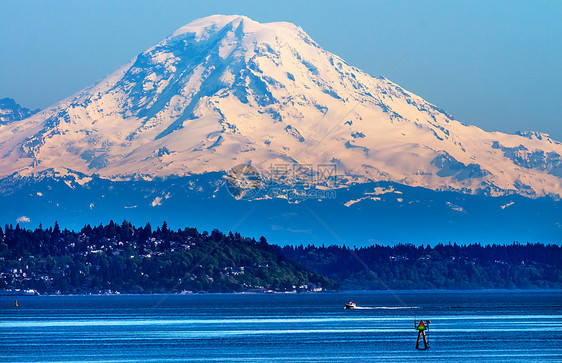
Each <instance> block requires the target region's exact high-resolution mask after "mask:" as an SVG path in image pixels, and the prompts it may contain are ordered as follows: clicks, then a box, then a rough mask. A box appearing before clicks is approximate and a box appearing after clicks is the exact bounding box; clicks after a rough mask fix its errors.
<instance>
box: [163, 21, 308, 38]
mask: <svg viewBox="0 0 562 363" xmlns="http://www.w3.org/2000/svg"><path fill="white" fill-rule="evenodd" d="M228 25H230V26H231V28H233V29H237V28H238V27H240V26H242V29H243V30H244V32H246V33H253V32H259V31H263V30H265V29H272V30H276V31H282V30H291V31H294V30H297V29H299V28H298V27H297V26H296V25H294V24H292V23H287V22H273V23H258V22H257V21H254V20H252V19H250V18H249V17H247V16H244V15H211V16H207V17H204V18H200V19H197V20H194V21H192V22H190V23H189V24H187V25H184V26H182V27H181V28H179V29H178V30H176V31H175V32H174V33H173V34H172V36H171V37H170V38H174V37H177V36H180V35H184V34H194V38H195V39H196V40H198V41H199V40H202V39H206V38H207V37H209V36H210V35H212V34H213V33H216V32H218V31H220V30H221V29H224V28H225V27H226V26H228Z"/></svg>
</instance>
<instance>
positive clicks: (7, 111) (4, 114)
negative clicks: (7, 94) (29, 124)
mask: <svg viewBox="0 0 562 363" xmlns="http://www.w3.org/2000/svg"><path fill="white" fill-rule="evenodd" d="M37 112H39V109H37V110H33V111H32V110H30V109H29V108H25V107H22V106H20V105H18V104H17V103H16V101H14V100H13V99H11V98H2V99H0V125H5V124H8V123H10V122H14V121H20V120H23V119H25V118H27V117H29V116H31V115H33V114H36V113H37Z"/></svg>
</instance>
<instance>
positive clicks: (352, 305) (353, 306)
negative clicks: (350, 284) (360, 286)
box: [345, 301, 357, 309]
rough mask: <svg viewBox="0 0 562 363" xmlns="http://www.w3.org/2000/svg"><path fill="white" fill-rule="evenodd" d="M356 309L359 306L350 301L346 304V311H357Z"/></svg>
mask: <svg viewBox="0 0 562 363" xmlns="http://www.w3.org/2000/svg"><path fill="white" fill-rule="evenodd" d="M356 307H357V304H356V303H354V302H353V301H350V302H348V303H347V304H345V308H346V309H355V308H356Z"/></svg>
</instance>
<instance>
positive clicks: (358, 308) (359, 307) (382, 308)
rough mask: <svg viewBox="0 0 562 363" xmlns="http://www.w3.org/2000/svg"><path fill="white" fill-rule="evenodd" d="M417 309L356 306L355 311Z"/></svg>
mask: <svg viewBox="0 0 562 363" xmlns="http://www.w3.org/2000/svg"><path fill="white" fill-rule="evenodd" d="M403 309H419V306H356V307H355V310H403Z"/></svg>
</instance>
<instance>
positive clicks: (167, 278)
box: [0, 221, 337, 294]
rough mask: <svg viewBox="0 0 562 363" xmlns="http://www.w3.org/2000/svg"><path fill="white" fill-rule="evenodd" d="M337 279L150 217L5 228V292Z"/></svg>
mask: <svg viewBox="0 0 562 363" xmlns="http://www.w3.org/2000/svg"><path fill="white" fill-rule="evenodd" d="M334 289H337V285H336V283H334V282H333V281H331V280H329V279H326V278H325V277H322V276H320V275H318V274H315V273H312V272H309V271H308V270H306V269H304V268H302V267H299V266H297V265H296V264H294V263H293V262H291V261H290V260H289V259H288V258H287V257H286V256H284V255H283V254H282V253H281V249H280V248H279V247H278V246H274V245H269V244H268V243H267V241H266V239H265V238H264V237H262V238H260V240H259V241H256V240H255V239H251V238H244V237H242V236H241V235H240V234H238V233H234V234H233V233H229V234H227V235H225V234H223V233H221V232H219V231H218V230H214V231H212V232H211V233H208V232H202V233H199V232H198V231H197V229H195V228H185V229H178V230H176V231H173V230H170V229H169V228H168V226H167V224H166V223H165V222H164V224H163V225H162V226H161V227H158V228H157V229H156V230H153V229H152V227H151V226H150V224H147V225H146V226H144V227H134V226H132V225H131V223H129V222H127V221H124V222H123V223H121V224H116V223H114V222H110V223H109V224H108V225H105V226H104V225H99V226H96V227H91V226H89V225H86V226H84V227H83V228H82V229H81V230H80V231H79V232H73V231H69V230H67V229H64V230H61V229H60V228H59V226H58V224H55V226H54V227H49V228H47V229H43V228H42V227H41V226H40V227H39V228H37V229H35V230H30V229H24V228H20V226H19V225H16V227H15V228H14V227H12V226H6V227H5V228H4V230H2V229H1V228H0V291H2V290H3V292H4V293H17V292H22V291H24V290H27V291H28V292H29V291H30V290H31V291H32V292H33V290H34V291H36V292H38V293H41V294H43V293H49V294H58V293H60V294H87V293H96V294H98V293H181V292H243V291H255V292H265V291H322V290H334Z"/></svg>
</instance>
